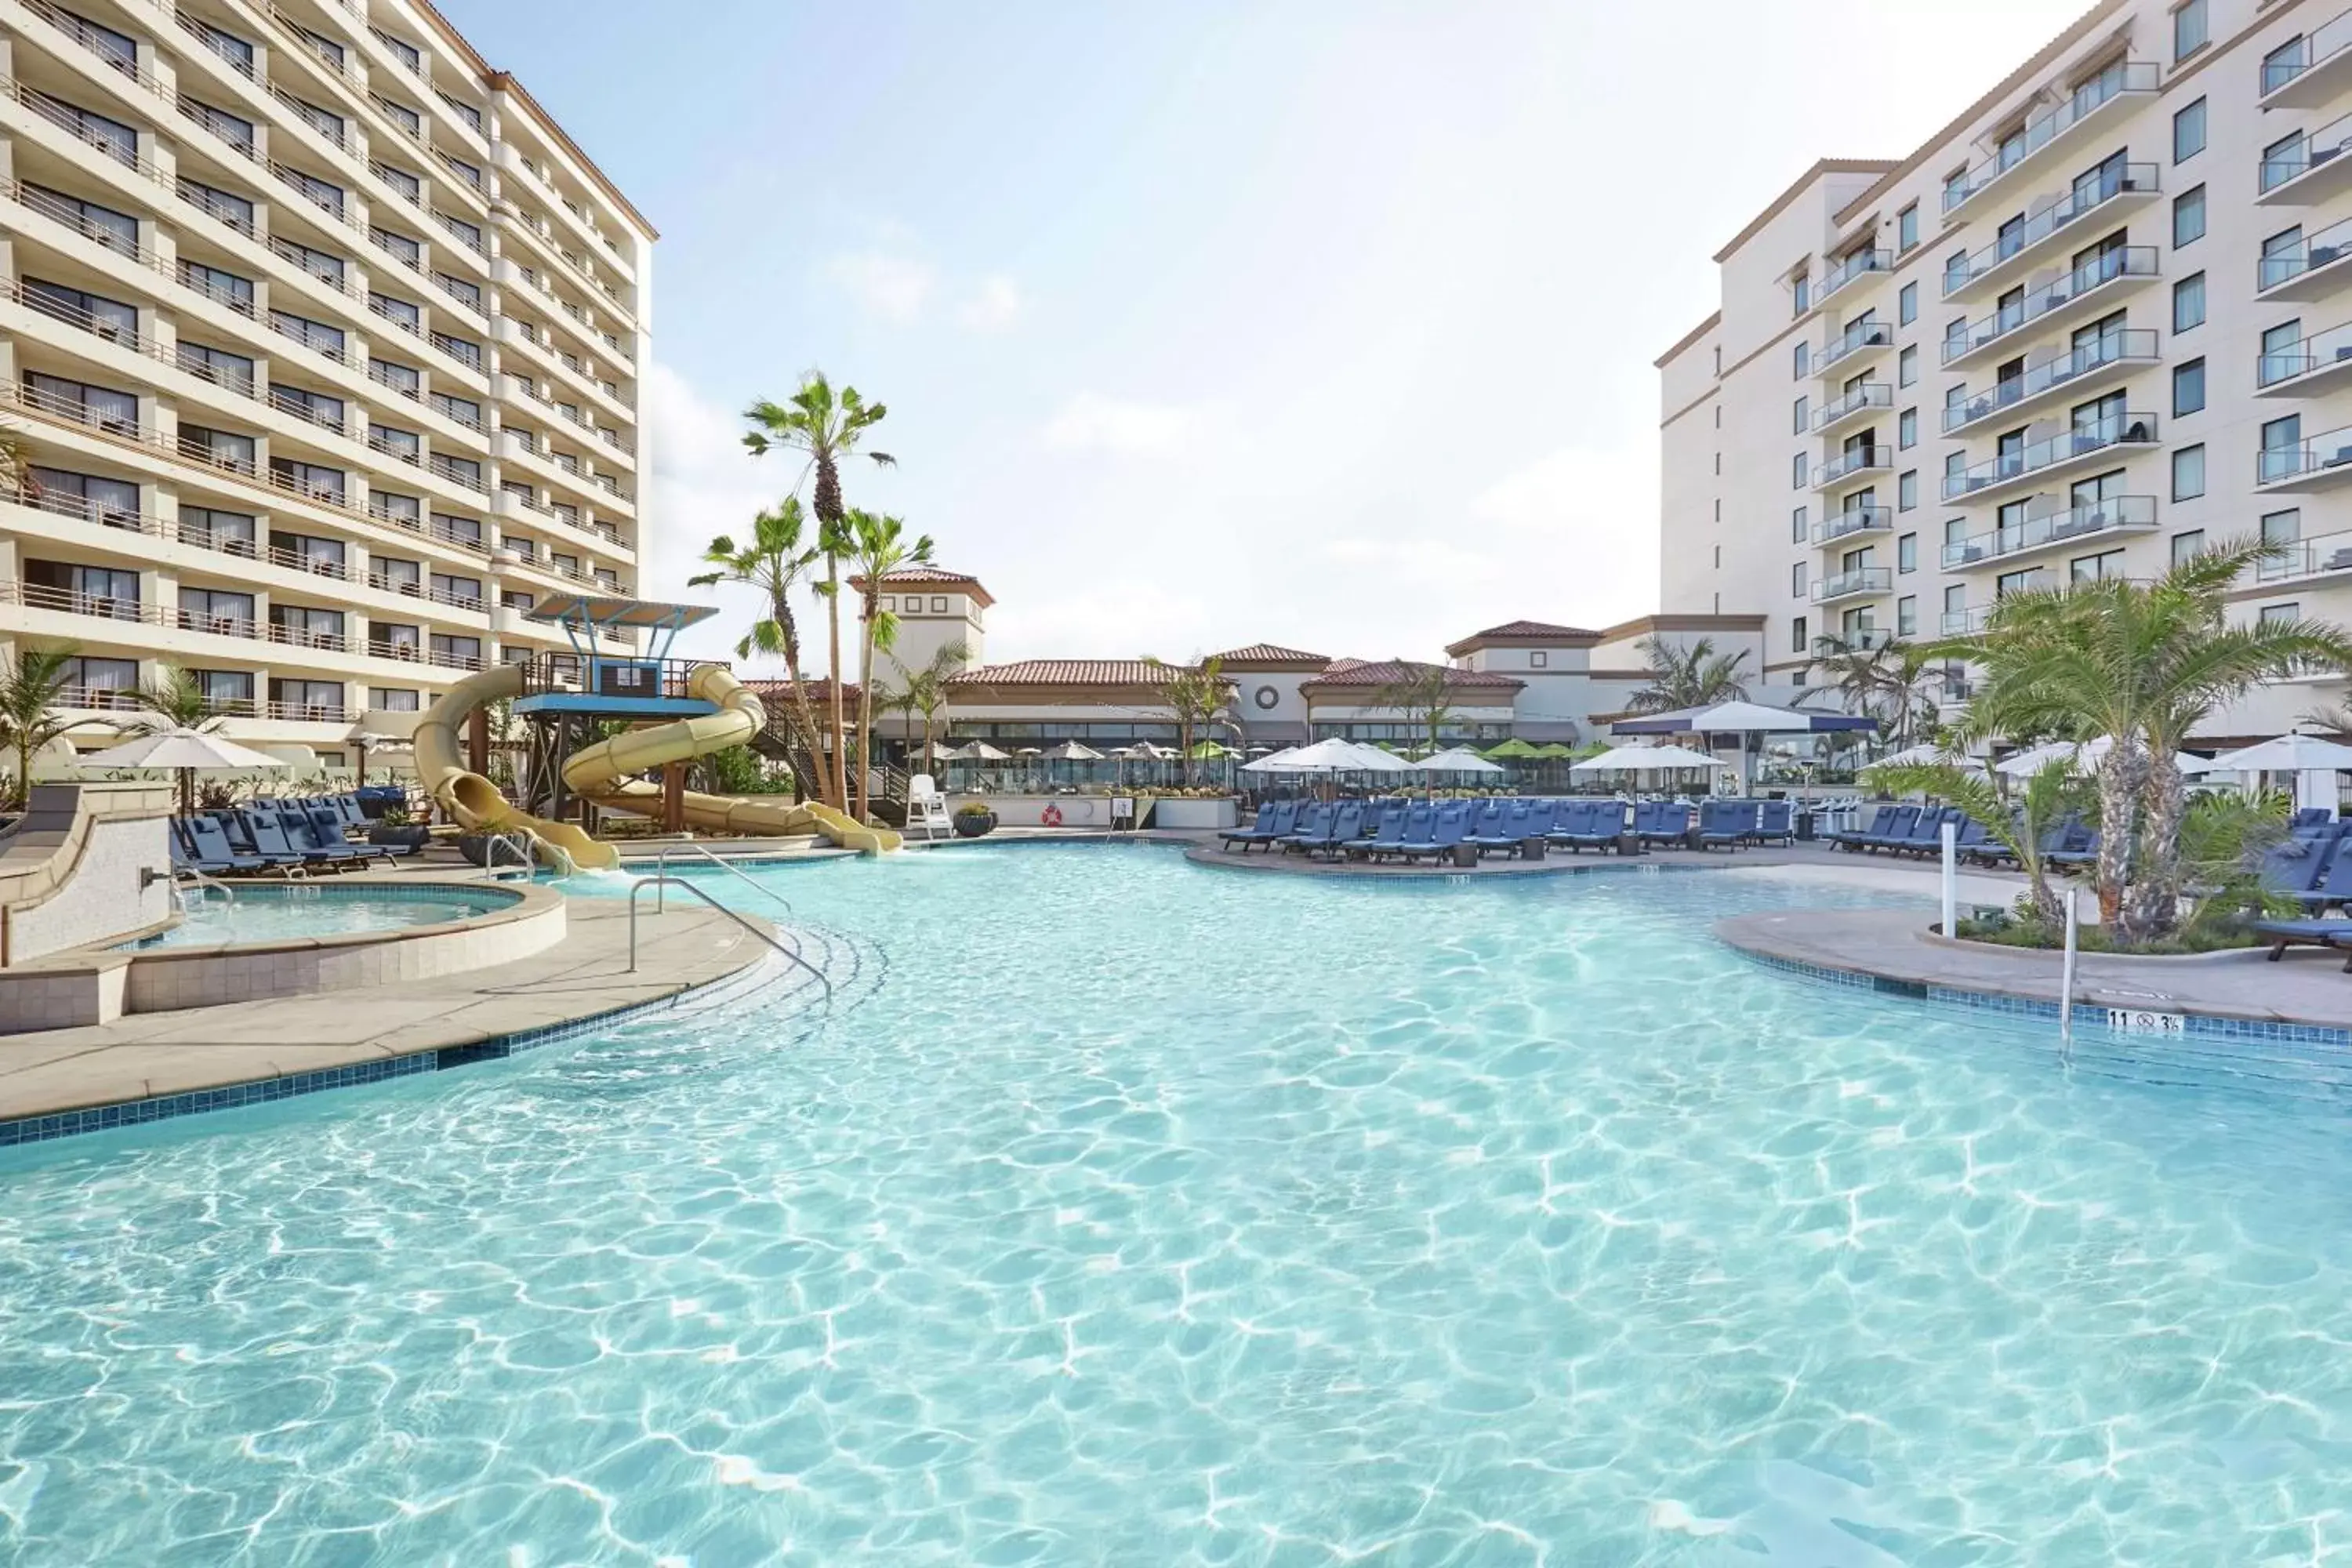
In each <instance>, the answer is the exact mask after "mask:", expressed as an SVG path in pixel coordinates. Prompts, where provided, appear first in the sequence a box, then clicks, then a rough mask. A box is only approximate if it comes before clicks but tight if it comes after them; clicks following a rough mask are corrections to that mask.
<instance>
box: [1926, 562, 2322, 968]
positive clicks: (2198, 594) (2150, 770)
mask: <svg viewBox="0 0 2352 1568" xmlns="http://www.w3.org/2000/svg"><path fill="white" fill-rule="evenodd" d="M2277 548H2278V547H2276V546H2273V545H2267V544H2264V543H2263V542H2260V541H2258V540H2252V539H2248V540H2240V541H2233V542H2227V543H2222V544H2219V545H2216V546H2214V547H2212V548H2210V549H2208V550H2205V551H2203V552H2200V553H2199V554H2197V555H2195V556H2192V557H2190V558H2189V560H2186V561H2183V562H2181V563H2178V564H2176V565H2175V566H2173V567H2172V568H2171V569H2170V570H2169V571H2168V572H2167V573H2166V574H2164V575H2163V576H2162V577H2159V578H2158V579H2156V580H2155V581H2154V582H2152V583H2151V582H2132V581H2129V580H2126V579H2113V578H2111V579H2103V580H2101V581H2098V582H2094V583H2080V584H2070V585H2068V586H2067V587H2065V588H2060V589H2029V590H2025V591H2022V592H2019V593H2012V594H2009V595H2004V596H2003V597H2002V598H2001V599H2000V602H1999V603H1998V604H1997V605H1995V606H1994V607H1993V611H1992V614H1991V616H1990V618H1989V619H1988V620H1987V622H1986V625H1985V627H1984V629H1983V631H1982V632H1980V633H1979V634H1978V635H1976V636H1974V637H1964V638H1958V639H1954V640H1953V641H1950V642H1948V643H1944V644H1941V645H1938V647H1937V648H1936V650H1935V651H1936V653H1937V656H1938V657H1942V658H1965V659H1967V660H1968V661H1969V662H1970V663H1973V664H1976V665H1978V666H1979V668H1982V669H1983V670H1984V671H1985V673H1986V680H1985V683H1984V686H1983V689H1981V690H1979V693H1978V695H1977V698H1976V700H1975V701H1974V702H1973V703H1972V704H1971V705H1970V708H1969V716H1968V718H1967V720H1966V721H1964V723H1963V726H1962V731H1963V733H1964V734H1966V735H1967V736H1968V737H1969V739H1971V740H1975V739H1984V738H1988V737H1990V736H1991V735H1995V734H2009V735H2016V734H2021V733H2031V732H2043V733H2051V734H2055V735H2058V736H2061V737H2063V738H2065V739H2069V740H2074V741H2077V742H2088V741H2093V740H2097V739H2100V738H2102V737H2106V738H2109V744H2108V749H2107V752H2106V754H2105V756H2104V757H2103V758H2101V759H2100V761H2099V764H2098V773H2097V781H2098V789H2099V860H2098V871H2097V877H2098V889H2099V917H2100V920H2101V921H2102V922H2103V923H2105V925H2106V926H2107V927H2108V929H2109V930H2110V931H2114V932H2115V933H2116V936H2117V937H2118V939H2119V940H2120V941H2121V942H2123V943H2125V944H2137V943H2140V942H2146V941H2147V940H2148V939H2150V938H2152V937H2157V936H2161V935H2163V934H2165V933H2166V932H2168V931H2170V930H2171V929H2172V928H2173V925H2174V924H2175V922H2176V921H2177V920H2178V912H2179V889H2180V823H2181V817H2182V815H2183V813H2184V811H2185V809H2186V792H2185V790H2184V789H2183V787H2182V785H2181V781H2180V773H2179V769H2178V768H2177V767H2176V766H2175V765H2174V763H2173V758H2174V756H2175V755H2176V753H2177V752H2178V751H2179V747H2180V745H2181V743H2182V742H2185V741H2186V740H2187V739H2188V738H2189V731H2191V730H2193V729H2194V728H2196V726H2197V725H2198V724H2200V722H2201V721H2203V720H2204V719H2205V718H2206V717H2207V715H2209V714H2210V713H2211V712H2212V710H2214V709H2215V708H2217V707H2220V706H2221V705H2222V704H2223V703H2226V702H2228V701H2230V700H2232V699H2234V698H2236V697H2239V696H2241V695H2242V694H2243V693H2244V692H2246V691H2247V690H2248V689H2251V688H2252V686H2254V685H2255V683H2257V682H2258V681H2260V680H2262V679H2263V678H2264V677H2265V676H2271V675H2280V674H2285V673H2287V672H2288V671H2290V670H2292V669H2293V668H2295V667H2296V666H2297V665H2298V664H2300V663H2302V662H2304V661H2305V660H2324V661H2326V662H2329V663H2333V664H2336V665H2339V666H2340V665H2345V664H2347V663H2352V640H2347V638H2346V637H2345V636H2344V634H2343V633H2341V632H2339V631H2338V630H2336V628H2335V627H2334V626H2328V625H2326V624H2324V623H2320V622H2315V621H2305V620H2296V621H2270V622H2260V621H2258V622H2254V623H2252V624H2246V625H2237V626H2232V625H2230V624H2228V622H2227V619H2226V610H2227V605H2228V595H2229V591H2230V589H2231V587H2232V586H2234V585H2235V584H2237V582H2238V581H2239V580H2240V579H2241V577H2242V575H2243V574H2244V573H2245V571H2246V570H2247V568H2249V567H2250V566H2252V564H2254V563H2256V562H2258V561H2262V560H2263V559H2265V558H2267V557H2269V556H2270V555H2272V554H2273V553H2275V552H2276V550H2277ZM2135 843H2137V846H2138V850H2139V857H2138V864H2137V883H2135V882H2134V881H2133V873H2134V865H2133V861H2132V858H2131V857H2132V849H2133V846H2134V844H2135ZM2127 895H2128V896H2129V902H2128V905H2127V904H2126V896H2127Z"/></svg>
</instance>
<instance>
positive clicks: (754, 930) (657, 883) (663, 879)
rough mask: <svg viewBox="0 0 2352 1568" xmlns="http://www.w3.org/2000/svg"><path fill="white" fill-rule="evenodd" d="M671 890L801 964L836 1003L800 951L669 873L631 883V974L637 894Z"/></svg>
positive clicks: (824, 981) (634, 969) (820, 975)
mask: <svg viewBox="0 0 2352 1568" xmlns="http://www.w3.org/2000/svg"><path fill="white" fill-rule="evenodd" d="M730 869H731V868H730ZM738 875H740V872H739V873H738ZM744 880H745V881H747V882H748V881H750V880H751V879H750V878H749V877H745V878H744ZM669 887H676V888H683V889H686V890H687V891H688V892H689V893H692V894H693V895H694V896H695V897H696V898H698V899H700V900H702V901H703V902H704V903H706V904H709V906H710V907H711V908H712V909H714V910H718V911H719V913H720V914H722V915H725V916H726V917H727V918H728V919H729V920H730V921H734V922H735V923H736V924H737V925H739V926H741V927H742V928H743V929H744V930H745V931H749V932H751V934H752V935H753V936H755V937H757V938H759V939H760V940H761V942H766V943H767V944H768V945H769V946H770V947H772V948H774V949H775V950H776V951H777V952H781V953H782V954H783V955H784V956H785V957H786V958H788V959H791V960H792V961H793V963H797V964H799V965H800V966H801V967H802V968H803V969H805V970H807V971H808V972H809V973H811V974H813V975H814V976H815V977H816V983H817V984H819V985H822V986H824V999H825V1002H826V1004H827V1005H831V1003H832V1001H833V982H832V981H830V980H828V979H826V978H825V973H824V970H822V969H819V968H818V967H817V966H816V965H815V964H814V963H810V962H809V961H808V960H807V959H805V958H803V957H802V956H801V955H800V954H799V953H798V952H795V951H793V949H792V948H789V947H786V946H785V945H784V944H783V943H782V942H779V941H777V940H776V938H775V937H774V936H773V935H772V934H771V933H770V932H767V931H761V929H760V928H759V927H758V926H755V925H753V924H752V923H751V921H747V920H745V919H744V918H743V917H742V916H741V915H739V914H737V913H736V912H735V911H734V910H730V909H729V908H728V907H727V906H726V905H725V904H722V903H720V902H719V900H717V899H714V898H712V897H711V896H710V895H709V893H706V892H704V891H703V890H702V889H700V888H698V887H696V886H695V885H694V884H693V883H692V882H689V881H688V880H687V879H685V878H683V877H673V876H670V875H668V874H667V872H660V873H656V874H655V875H654V876H651V877H639V878H637V879H635V881H633V882H631V883H630V884H629V973H632V974H635V973H636V972H637V895H638V893H640V892H642V891H644V890H645V889H647V888H653V889H656V894H655V896H656V898H660V897H663V896H665V895H663V894H662V893H661V892H660V891H659V889H663V888H669ZM655 912H656V913H659V912H660V910H659V909H658V908H656V911H655Z"/></svg>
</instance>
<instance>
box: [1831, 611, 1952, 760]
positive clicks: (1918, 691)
mask: <svg viewBox="0 0 2352 1568" xmlns="http://www.w3.org/2000/svg"><path fill="white" fill-rule="evenodd" d="M1824 640H1826V641H1827V642H1828V643H1829V645H1830V647H1829V649H1828V651H1826V652H1823V653H1821V654H1819V655H1816V656H1815V658H1814V659H1813V664H1814V666H1815V668H1819V669H1821V670H1822V671H1823V672H1824V673H1825V674H1826V675H1827V676H1828V677H1829V681H1828V684H1829V685H1831V686H1832V687H1833V688H1835V689H1836V690H1837V693H1838V695H1839V696H1840V697H1841V698H1843V700H1844V702H1845V708H1846V711H1848V712H1850V713H1860V714H1864V715H1867V716H1868V717H1870V718H1873V719H1875V720H1877V721H1878V729H1879V733H1880V734H1882V735H1884V736H1885V738H1886V739H1887V740H1888V741H1889V742H1892V743H1893V744H1895V746H1897V747H1903V746H1908V745H1910V744H1911V742H1912V741H1913V740H1914V739H1915V738H1916V736H1917V735H1918V733H1919V732H1920V731H1921V730H1922V729H1923V728H1924V727H1926V726H1927V725H1931V724H1933V723H1934V721H1935V715H1936V703H1935V694H1936V692H1937V689H1939V688H1940V687H1941V686H1942V685H1943V684H1944V668H1945V662H1944V660H1942V659H1941V658H1937V656H1936V654H1935V652H1934V650H1932V649H1930V648H1927V647H1921V646H1919V645H1918V644H1916V643H1906V642H1900V641H1890V642H1884V643H1881V644H1879V645H1878V646H1877V647H1859V646H1855V645H1852V644H1849V643H1847V642H1845V641H1844V640H1843V638H1840V637H1829V638H1826V639H1824Z"/></svg>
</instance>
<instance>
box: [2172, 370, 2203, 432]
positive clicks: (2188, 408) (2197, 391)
mask: <svg viewBox="0 0 2352 1568" xmlns="http://www.w3.org/2000/svg"><path fill="white" fill-rule="evenodd" d="M2204 406H2205V361H2204V360H2203V359H2202V358H2201V357H2200V358H2198V359H2193V360H2190V361H2189V363H2187V364H2177V365H2174V366H2173V367H2172V416H2173V417H2174V418H2175V419H2178V418H2180V417H2181V416H2184V415H2189V414H2195V413H2198V412H2200V410H2202V409H2203V408H2204Z"/></svg>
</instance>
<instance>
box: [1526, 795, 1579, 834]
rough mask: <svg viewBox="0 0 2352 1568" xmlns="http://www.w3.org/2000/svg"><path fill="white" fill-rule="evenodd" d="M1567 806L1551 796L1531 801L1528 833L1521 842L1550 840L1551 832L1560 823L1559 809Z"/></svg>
mask: <svg viewBox="0 0 2352 1568" xmlns="http://www.w3.org/2000/svg"><path fill="white" fill-rule="evenodd" d="M1567 804H1568V802H1566V801H1564V800H1554V799H1552V798H1551V797H1549V795H1537V796H1535V797H1534V798H1532V799H1530V800H1529V801H1528V831H1527V834H1526V837H1525V838H1523V839H1522V840H1521V842H1522V843H1524V842H1525V841H1526V838H1541V839H1545V840H1549V838H1550V837H1551V830H1552V829H1553V827H1555V826H1558V825H1559V808H1560V807H1561V806H1563V805H1567Z"/></svg>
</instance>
